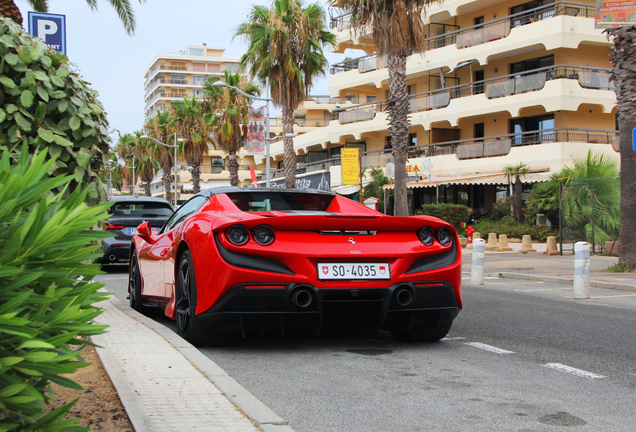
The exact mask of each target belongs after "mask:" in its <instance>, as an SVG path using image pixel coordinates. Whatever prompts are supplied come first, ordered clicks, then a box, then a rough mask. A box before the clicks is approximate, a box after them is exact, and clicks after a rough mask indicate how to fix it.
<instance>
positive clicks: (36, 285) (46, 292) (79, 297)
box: [0, 145, 110, 432]
mask: <svg viewBox="0 0 636 432" xmlns="http://www.w3.org/2000/svg"><path fill="white" fill-rule="evenodd" d="M19 147H21V148H22V152H21V153H20V154H16V153H13V154H10V150H8V149H6V148H4V149H2V152H1V157H0V432H2V431H81V430H88V429H85V428H81V427H79V426H77V425H75V420H64V419H63V417H64V415H65V414H66V413H67V411H68V410H69V408H70V407H71V406H72V405H73V404H74V403H75V402H72V403H70V404H67V405H64V406H62V407H59V408H57V409H55V410H53V411H51V412H50V413H48V414H46V415H44V411H43V407H44V405H45V404H46V403H47V402H48V401H49V398H50V397H51V394H52V391H51V385H50V384H51V383H57V384H59V385H62V386H65V387H69V388H76V389H81V388H82V387H81V386H80V385H79V384H76V383H75V382H73V381H72V380H70V379H68V378H65V377H63V376H62V375H64V374H70V373H73V372H74V371H76V370H77V369H78V368H81V367H84V366H87V363H86V362H84V361H82V360H81V358H80V357H79V356H80V352H76V351H73V349H72V348H73V347H75V346H77V345H78V344H79V341H78V340H77V339H75V338H76V337H78V336H79V337H84V336H90V335H95V334H99V333H103V332H104V329H105V327H106V326H100V325H94V324H91V322H92V321H93V319H94V318H95V317H96V316H98V315H99V314H100V313H101V310H100V309H99V308H97V307H95V306H93V304H94V303H96V302H99V301H102V300H104V299H105V298H106V293H101V292H100V293H98V292H97V290H98V289H99V288H101V287H102V286H103V284H100V283H95V282H93V281H92V278H93V276H94V275H96V274H98V273H100V270H99V265H96V264H85V263H87V262H90V261H91V260H92V259H94V258H95V257H96V256H97V254H96V253H95V252H96V249H97V248H99V240H101V239H103V238H105V237H108V236H110V234H108V233H105V232H101V231H94V230H92V229H91V228H92V227H94V226H95V225H96V224H98V223H99V222H100V221H101V220H103V219H105V218H106V216H107V215H106V213H105V210H106V208H107V207H108V206H109V205H110V204H101V205H97V206H94V207H88V206H87V205H86V203H85V201H86V200H87V194H88V193H89V191H88V188H85V189H84V191H83V192H80V190H79V188H77V189H76V190H75V191H74V192H72V193H71V194H66V190H67V188H68V187H69V183H70V182H71V181H75V180H77V178H76V176H58V177H49V175H48V172H50V170H51V169H52V167H53V166H55V163H56V161H55V158H53V159H49V160H48V161H47V158H48V155H47V152H46V151H42V152H38V151H35V152H34V154H33V155H32V156H30V155H29V154H28V152H27V146H26V145H24V146H19ZM12 162H13V163H12ZM78 175H79V176H82V175H83V172H82V173H78ZM58 188H59V190H61V192H59V193H52V192H51V191H52V190H58ZM65 195H66V197H64V196H65Z"/></svg>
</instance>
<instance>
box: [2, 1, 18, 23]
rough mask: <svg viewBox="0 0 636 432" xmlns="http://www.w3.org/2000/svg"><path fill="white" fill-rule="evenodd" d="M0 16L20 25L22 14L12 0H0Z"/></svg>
mask: <svg viewBox="0 0 636 432" xmlns="http://www.w3.org/2000/svg"><path fill="white" fill-rule="evenodd" d="M0 16H1V17H4V18H9V19H11V20H13V21H15V22H16V23H18V24H20V25H22V14H21V13H20V9H18V7H17V6H16V4H15V2H14V1H13V0H0Z"/></svg>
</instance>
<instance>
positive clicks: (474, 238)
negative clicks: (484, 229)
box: [466, 231, 481, 250]
mask: <svg viewBox="0 0 636 432" xmlns="http://www.w3.org/2000/svg"><path fill="white" fill-rule="evenodd" d="M478 238H481V234H479V233H478V232H477V231H475V232H474V233H473V242H474V241H475V240H477V239H478ZM472 249H473V244H472V243H468V245H466V250H472Z"/></svg>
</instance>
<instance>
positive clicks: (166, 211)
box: [108, 201, 173, 218]
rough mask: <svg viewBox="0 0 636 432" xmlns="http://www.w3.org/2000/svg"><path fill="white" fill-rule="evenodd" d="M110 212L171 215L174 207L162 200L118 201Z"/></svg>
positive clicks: (114, 213)
mask: <svg viewBox="0 0 636 432" xmlns="http://www.w3.org/2000/svg"><path fill="white" fill-rule="evenodd" d="M108 213H110V214H111V215H113V216H117V217H140V218H151V217H170V216H171V215H172V213H173V212H172V207H171V206H170V204H167V203H162V202H148V201H147V202H139V201H136V202H127V201H123V202H116V203H115V204H114V205H113V206H112V207H111V208H110V209H108Z"/></svg>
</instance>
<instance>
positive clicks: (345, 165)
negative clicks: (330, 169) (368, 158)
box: [340, 148, 360, 185]
mask: <svg viewBox="0 0 636 432" xmlns="http://www.w3.org/2000/svg"><path fill="white" fill-rule="evenodd" d="M340 157H341V158H342V184H343V185H357V184H359V183H360V149H357V148H343V149H342V152H341V153H340Z"/></svg>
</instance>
